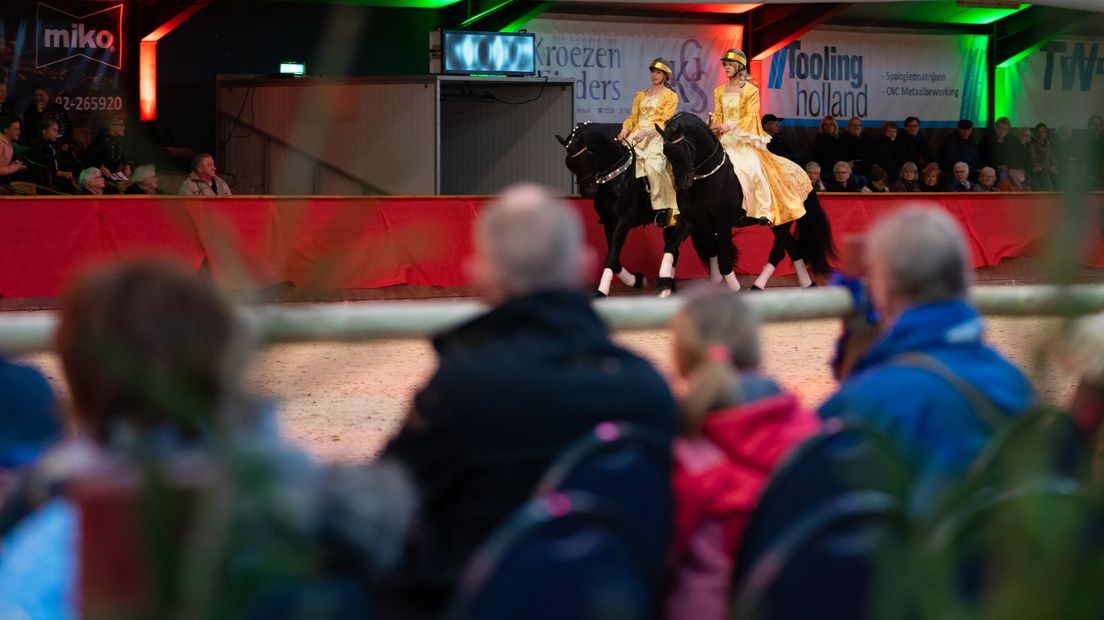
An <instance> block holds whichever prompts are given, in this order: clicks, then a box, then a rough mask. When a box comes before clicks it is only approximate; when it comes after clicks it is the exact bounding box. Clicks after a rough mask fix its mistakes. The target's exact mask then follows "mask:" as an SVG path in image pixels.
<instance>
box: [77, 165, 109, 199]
mask: <svg viewBox="0 0 1104 620" xmlns="http://www.w3.org/2000/svg"><path fill="white" fill-rule="evenodd" d="M77 193H78V194H89V195H93V196H100V195H103V194H118V193H119V190H118V189H116V188H115V187H114V186H110V187H109V186H108V185H107V182H106V181H104V177H103V173H102V172H100V169H99V168H85V169H84V170H81V173H80V176H79V177H77Z"/></svg>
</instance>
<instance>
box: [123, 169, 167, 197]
mask: <svg viewBox="0 0 1104 620" xmlns="http://www.w3.org/2000/svg"><path fill="white" fill-rule="evenodd" d="M123 193H124V194H163V193H165V192H162V191H159V190H158V189H157V169H156V168H154V167H153V166H152V165H146V166H138V167H137V168H135V169H134V174H132V175H131V176H130V186H129V187H127V188H126V191H125V192H123Z"/></svg>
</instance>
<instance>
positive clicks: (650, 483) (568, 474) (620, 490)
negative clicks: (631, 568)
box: [534, 422, 674, 575]
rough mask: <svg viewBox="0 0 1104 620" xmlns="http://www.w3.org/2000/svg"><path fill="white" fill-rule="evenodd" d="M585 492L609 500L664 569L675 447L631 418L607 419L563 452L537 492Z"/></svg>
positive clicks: (538, 494)
mask: <svg viewBox="0 0 1104 620" xmlns="http://www.w3.org/2000/svg"><path fill="white" fill-rule="evenodd" d="M567 491H582V492H586V493H590V494H591V495H595V496H597V497H600V498H602V499H604V500H606V501H608V502H610V503H611V504H612V505H613V506H614V508H616V509H618V510H620V511H621V513H622V515H623V517H624V519H625V521H626V523H627V524H628V525H629V527H633V528H635V529H636V533H637V535H639V536H640V537H641V540H643V541H645V543H644V545H645V549H646V550H647V553H648V558H649V560H650V563H651V566H652V567H653V569H654V570H655V571H656V573H657V575H658V574H659V573H660V572H661V571H662V570H663V565H664V562H665V561H666V558H667V549H668V546H669V543H670V539H671V529H672V519H673V516H672V503H673V501H674V500H673V496H672V492H671V448H670V445H668V444H667V443H665V442H664V441H663V440H662V439H661V438H660V437H659V435H658V434H656V433H654V432H652V431H651V430H649V429H646V428H643V427H640V426H638V425H635V424H630V423H627V422H603V423H601V424H599V425H598V426H596V427H595V428H594V430H593V431H591V432H589V433H587V434H586V435H585V436H584V437H582V438H580V439H579V440H577V441H576V442H575V443H573V444H571V445H570V446H568V448H567V449H566V450H565V451H564V452H563V454H561V455H560V457H559V458H557V459H556V461H555V462H554V463H553V464H552V466H551V467H549V469H548V471H547V472H546V473H545V474H544V476H543V477H542V478H541V480H540V482H539V483H538V484H537V488H536V491H535V492H534V497H542V496H545V495H549V494H551V493H560V492H567Z"/></svg>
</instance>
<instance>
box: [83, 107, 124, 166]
mask: <svg viewBox="0 0 1104 620" xmlns="http://www.w3.org/2000/svg"><path fill="white" fill-rule="evenodd" d="M124 136H126V120H125V119H124V118H123V117H122V116H113V117H111V119H110V120H109V121H108V124H107V126H106V127H104V128H102V129H100V131H99V132H98V133H97V134H96V137H95V138H93V139H92V144H91V145H90V146H89V147H88V150H86V151H85V152H84V163H86V164H87V165H89V166H95V167H97V168H99V169H100V172H101V173H103V175H104V177H107V178H110V177H111V176H112V175H114V174H121V175H122V176H124V177H127V178H128V179H129V178H130V175H131V166H130V160H129V159H128V158H127V156H126V154H125V152H124V150H123V149H124V143H123V140H124Z"/></svg>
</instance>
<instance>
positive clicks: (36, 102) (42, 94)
mask: <svg viewBox="0 0 1104 620" xmlns="http://www.w3.org/2000/svg"><path fill="white" fill-rule="evenodd" d="M44 120H52V121H56V122H57V124H58V138H57V145H58V148H59V149H61V150H63V151H66V152H67V153H69V154H70V155H72V151H73V147H74V144H75V142H74V140H73V122H72V121H70V120H69V113H68V112H66V111H65V108H63V107H61V105H60V104H58V103H57V102H56V101H53V100H52V98H51V96H50V90H49V89H48V88H46V87H45V86H36V87H35V88H34V90H32V91H31V102H30V103H29V104H28V105H27V111H26V112H24V113H23V127H24V128H25V129H26V130H27V131H25V132H24V134H23V141H24V143H25V144H26V145H27V146H34V142H35V141H36V140H37V139H38V128H39V127H41V126H42V121H44Z"/></svg>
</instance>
